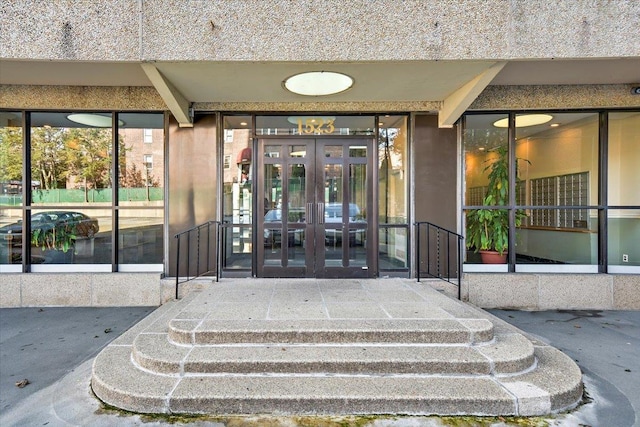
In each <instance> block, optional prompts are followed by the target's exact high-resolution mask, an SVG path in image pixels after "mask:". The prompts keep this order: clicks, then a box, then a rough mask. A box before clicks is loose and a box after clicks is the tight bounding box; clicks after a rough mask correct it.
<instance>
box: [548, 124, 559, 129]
mask: <svg viewBox="0 0 640 427" xmlns="http://www.w3.org/2000/svg"><path fill="white" fill-rule="evenodd" d="M550 126H551V127H552V128H557V127H558V126H560V123H551V125H550Z"/></svg>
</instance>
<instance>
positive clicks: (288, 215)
mask: <svg viewBox="0 0 640 427" xmlns="http://www.w3.org/2000/svg"><path fill="white" fill-rule="evenodd" d="M373 147H374V145H373V140H372V139H333V138H331V139H329V138H326V139H277V140H275V139H262V140H259V141H258V156H257V159H259V160H258V162H259V163H258V165H257V166H258V174H259V176H258V177H257V178H258V179H257V195H258V202H257V205H258V215H257V216H258V221H257V249H258V250H257V274H258V276H260V277H318V278H319V277H329V278H331V277H333V278H339V277H373V276H374V275H375V271H376V269H375V265H374V262H375V246H376V245H375V244H374V242H376V239H375V236H374V230H375V224H373V221H372V219H373V218H375V217H376V215H375V213H376V209H374V205H373V193H374V191H373V189H372V188H371V186H372V185H373V175H372V172H373V168H372V162H373V156H372V153H373Z"/></svg>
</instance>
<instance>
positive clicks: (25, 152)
mask: <svg viewBox="0 0 640 427" xmlns="http://www.w3.org/2000/svg"><path fill="white" fill-rule="evenodd" d="M31 178H32V177H31V113H28V112H26V111H23V112H22V272H23V273H28V272H29V271H30V270H31Z"/></svg>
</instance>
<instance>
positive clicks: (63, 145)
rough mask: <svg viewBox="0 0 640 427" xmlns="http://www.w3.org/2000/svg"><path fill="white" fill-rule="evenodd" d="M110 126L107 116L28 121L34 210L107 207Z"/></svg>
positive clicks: (40, 115) (51, 116)
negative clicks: (62, 206)
mask: <svg viewBox="0 0 640 427" xmlns="http://www.w3.org/2000/svg"><path fill="white" fill-rule="evenodd" d="M74 120H75V121H74ZM111 122H112V119H111V114H106V113H100V114H98V113H90V114H88V113H87V114H69V113H33V114H32V115H31V126H32V127H31V130H30V132H31V147H30V148H31V175H32V176H31V178H32V189H31V190H32V193H31V194H32V200H33V204H34V205H48V204H64V203H73V204H87V205H110V204H111V188H112V186H113V177H112V176H111V169H112V168H111V161H112V152H113V150H112V139H113V135H112V131H111ZM84 123H87V124H84Z"/></svg>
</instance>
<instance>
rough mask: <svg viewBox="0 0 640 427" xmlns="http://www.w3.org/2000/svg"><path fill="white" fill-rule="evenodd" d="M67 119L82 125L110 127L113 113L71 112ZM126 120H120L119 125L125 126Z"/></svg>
mask: <svg viewBox="0 0 640 427" xmlns="http://www.w3.org/2000/svg"><path fill="white" fill-rule="evenodd" d="M67 119H69V120H71V121H72V122H75V123H79V124H81V125H86V126H93V127H97V128H110V127H111V124H112V120H111V115H108V116H107V115H103V114H92V113H77V114H69V115H68V116H67ZM123 125H124V122H123V121H122V120H118V126H123Z"/></svg>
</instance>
